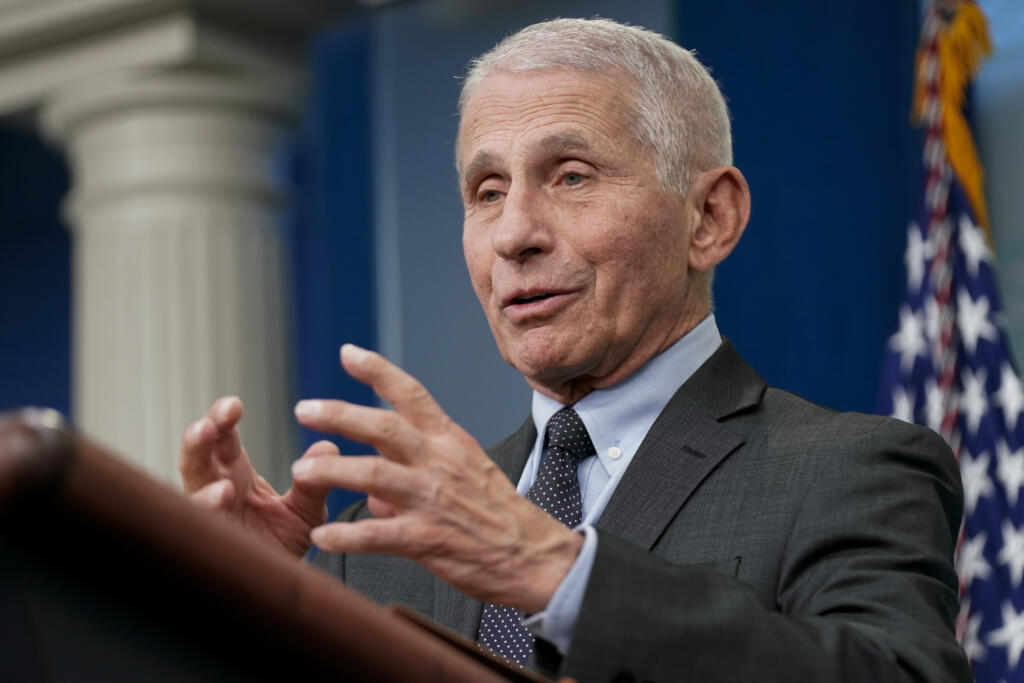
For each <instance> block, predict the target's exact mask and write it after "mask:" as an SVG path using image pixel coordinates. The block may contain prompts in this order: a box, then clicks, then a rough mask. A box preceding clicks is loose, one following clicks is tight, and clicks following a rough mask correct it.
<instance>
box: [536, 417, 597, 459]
mask: <svg viewBox="0 0 1024 683" xmlns="http://www.w3.org/2000/svg"><path fill="white" fill-rule="evenodd" d="M545 438H546V440H547V444H546V446H547V448H549V449H550V448H557V449H559V450H561V451H563V452H564V453H565V456H566V457H567V458H568V459H569V460H571V461H573V462H576V463H579V462H580V461H581V460H583V459H584V458H586V457H588V456H591V455H593V454H594V453H595V452H596V451H595V450H594V444H593V443H592V442H591V441H590V435H589V434H588V433H587V428H586V426H585V425H584V424H583V420H581V419H580V416H579V414H577V412H576V411H575V410H573V409H572V408H562V409H561V410H559V411H558V412H557V413H555V414H554V415H553V416H552V417H551V419H550V420H548V428H547V434H546V437H545Z"/></svg>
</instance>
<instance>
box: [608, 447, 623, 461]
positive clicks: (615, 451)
mask: <svg viewBox="0 0 1024 683" xmlns="http://www.w3.org/2000/svg"><path fill="white" fill-rule="evenodd" d="M608 457H609V458H611V459H612V460H618V459H619V458H621V457H622V449H621V448H619V447H618V446H612V447H611V448H609V449H608Z"/></svg>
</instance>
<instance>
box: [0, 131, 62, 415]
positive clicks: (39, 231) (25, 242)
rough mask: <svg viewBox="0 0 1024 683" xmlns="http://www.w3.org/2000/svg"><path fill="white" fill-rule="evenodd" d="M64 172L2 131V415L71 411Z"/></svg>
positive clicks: (49, 153) (56, 160) (42, 150)
mask: <svg viewBox="0 0 1024 683" xmlns="http://www.w3.org/2000/svg"><path fill="white" fill-rule="evenodd" d="M67 189H68V174H67V167H66V165H65V164H64V161H63V160H62V159H61V158H60V155H59V153H58V152H56V151H55V150H52V149H50V148H48V147H46V146H45V145H44V144H43V142H42V141H41V140H40V139H39V138H38V137H37V136H36V135H34V134H33V133H31V132H29V131H27V130H18V129H12V128H9V129H2V128H0V411H3V410H7V409H9V408H14V407H18V406H23V405H37V406H52V407H54V408H57V409H58V410H61V411H63V412H67V411H68V409H69V408H70V405H71V395H70V394H71V380H70V377H71V236H70V234H68V232H67V230H66V229H65V228H64V226H63V225H62V223H61V221H60V218H59V216H58V207H59V206H60V202H61V199H62V198H63V196H64V195H65V194H66V193H67Z"/></svg>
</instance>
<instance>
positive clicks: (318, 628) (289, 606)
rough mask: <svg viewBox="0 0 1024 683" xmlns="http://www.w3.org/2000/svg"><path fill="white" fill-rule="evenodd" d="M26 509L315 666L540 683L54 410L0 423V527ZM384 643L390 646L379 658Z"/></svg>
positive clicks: (380, 674)
mask: <svg viewBox="0 0 1024 683" xmlns="http://www.w3.org/2000/svg"><path fill="white" fill-rule="evenodd" d="M25 502H29V503H31V504H32V505H33V506H34V508H35V509H39V508H40V505H44V506H50V505H52V506H60V507H62V508H66V509H67V510H70V511H73V512H74V514H78V515H84V516H86V517H88V518H89V519H90V520H92V521H94V522H95V523H97V524H99V525H102V527H103V528H104V529H106V530H109V531H111V532H112V533H116V534H117V535H118V536H119V537H121V538H123V539H124V541H125V543H126V544H127V545H128V546H130V547H145V548H146V549H147V551H148V552H152V553H155V554H156V555H157V556H159V557H160V558H162V559H163V560H165V561H166V562H167V563H168V565H171V566H173V567H174V568H175V571H177V572H180V573H181V575H182V576H183V577H184V576H188V577H190V578H192V579H193V580H200V581H202V582H204V583H206V584H208V585H209V586H210V587H211V588H212V589H213V590H215V591H218V592H219V593H220V594H222V595H223V596H225V598H227V599H228V600H229V602H231V603H232V604H234V605H235V606H236V607H237V609H238V610H240V611H244V612H249V613H251V614H252V615H253V616H254V617H257V618H264V619H272V620H275V622H276V623H277V624H278V628H280V629H282V631H286V632H288V633H290V634H293V635H297V636H298V637H300V638H301V639H302V640H303V641H304V643H305V645H306V646H307V647H308V648H309V650H310V651H311V653H314V654H316V655H318V656H319V657H320V659H321V660H326V661H337V662H338V663H339V666H341V665H342V664H344V666H345V667H348V668H350V669H351V668H352V666H353V665H355V666H356V667H357V668H359V669H361V670H364V671H368V672H369V671H372V673H373V677H374V679H375V680H380V681H409V680H444V681H466V682H467V683H468V682H470V681H473V682H476V681H497V680H519V681H524V680H525V681H544V680H548V679H544V678H542V677H539V676H537V675H536V674H534V673H533V672H528V671H525V670H521V669H513V668H511V667H509V666H508V665H506V664H504V663H503V662H501V661H500V660H498V659H497V658H495V657H493V656H491V655H489V654H487V653H483V652H482V651H480V650H479V648H476V647H475V644H474V647H473V648H472V649H470V650H467V648H466V647H465V643H459V642H457V640H453V639H452V638H451V637H450V636H451V634H449V635H448V636H445V635H442V634H441V631H440V630H439V629H441V627H439V626H437V625H428V623H427V622H429V620H427V619H426V618H425V617H422V616H419V615H417V617H412V616H410V614H409V613H408V612H403V611H399V610H389V609H385V608H382V607H379V606H378V605H376V604H374V603H373V602H372V601H370V600H369V599H368V598H365V597H363V596H362V595H360V594H358V593H356V592H355V591H353V590H351V589H348V588H346V587H344V586H343V585H342V584H341V583H340V582H338V581H337V580H336V579H334V578H332V577H330V576H328V575H327V574H325V573H323V572H321V571H319V570H318V569H315V568H313V567H310V566H307V565H305V564H302V563H300V562H299V561H298V560H297V559H296V558H294V557H292V556H290V555H288V554H287V553H285V552H284V551H283V550H279V549H277V548H276V547H274V546H271V545H269V544H267V543H264V542H263V541H261V540H260V539H259V538H257V537H256V536H255V535H254V534H252V533H251V532H247V531H246V530H244V529H242V528H241V527H240V526H239V525H238V524H237V523H236V522H234V521H232V520H230V519H228V518H227V517H225V516H222V515H218V514H216V513H214V512H211V511H209V510H205V509H202V508H200V507H199V506H198V505H195V504H193V503H192V502H190V501H189V500H188V499H187V498H185V497H184V496H183V495H181V494H180V493H178V492H177V491H174V490H172V489H170V488H168V487H167V486H165V485H163V484H161V483H158V482H157V481H155V480H153V479H152V478H150V477H149V476H148V475H146V474H145V473H143V472H141V471H139V470H137V469H135V468H134V467H132V466H130V465H128V464H126V463H124V462H123V461H121V460H119V459H117V458H115V457H113V456H112V455H110V454H109V453H108V452H106V451H105V450H104V449H103V448H102V447H100V446H98V445H96V444H94V443H92V442H91V441H89V440H88V439H86V438H84V437H81V436H78V435H76V434H75V433H74V432H73V431H72V430H71V429H70V427H69V426H68V425H67V423H66V421H64V420H63V418H61V416H60V415H59V413H57V412H56V411H53V410H48V409H32V408H29V409H23V410H21V411H18V412H13V413H6V414H0V515H4V516H8V517H9V516H10V515H11V514H12V513H13V514H14V515H17V514H18V512H17V511H18V509H19V504H21V503H25ZM48 542H51V543H59V542H60V539H48ZM210 618H211V619H216V618H217V615H210ZM454 635H458V634H454ZM459 638H461V636H459ZM382 643H390V644H394V647H391V648H390V649H388V650H387V653H386V656H383V655H382ZM474 650H475V653H474ZM301 668H302V666H301V663H298V670H301ZM342 668H344V667H342Z"/></svg>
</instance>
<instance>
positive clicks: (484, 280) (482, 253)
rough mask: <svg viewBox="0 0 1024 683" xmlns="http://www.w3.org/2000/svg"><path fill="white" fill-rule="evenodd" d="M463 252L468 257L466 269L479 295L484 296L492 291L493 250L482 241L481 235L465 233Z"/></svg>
mask: <svg viewBox="0 0 1024 683" xmlns="http://www.w3.org/2000/svg"><path fill="white" fill-rule="evenodd" d="M462 254H463V257H464V258H465V259H466V270H468V271H469V280H470V282H471V283H472V284H473V289H474V290H475V291H476V293H477V296H479V297H481V298H483V296H484V295H485V294H487V293H489V292H490V291H491V262H492V257H491V250H490V249H488V248H487V245H485V244H482V243H481V240H480V238H479V237H473V236H470V235H463V237H462Z"/></svg>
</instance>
